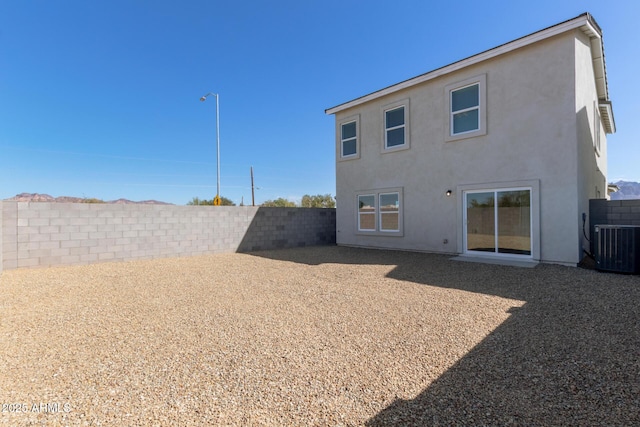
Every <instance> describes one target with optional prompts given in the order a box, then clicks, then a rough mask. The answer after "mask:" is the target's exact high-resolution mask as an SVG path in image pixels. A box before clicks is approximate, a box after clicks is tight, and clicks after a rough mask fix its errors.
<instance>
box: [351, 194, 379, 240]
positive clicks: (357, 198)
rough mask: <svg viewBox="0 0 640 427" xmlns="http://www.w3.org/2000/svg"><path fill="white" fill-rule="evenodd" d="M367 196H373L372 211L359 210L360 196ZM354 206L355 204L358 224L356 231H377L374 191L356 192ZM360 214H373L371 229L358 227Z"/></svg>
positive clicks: (376, 207) (376, 199)
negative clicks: (372, 226)
mask: <svg viewBox="0 0 640 427" xmlns="http://www.w3.org/2000/svg"><path fill="white" fill-rule="evenodd" d="M367 196H373V212H371V213H369V212H365V213H363V212H360V197H367ZM356 206H357V220H356V221H357V224H358V231H359V232H361V233H374V232H376V231H377V227H376V223H377V217H378V197H377V195H376V194H375V193H361V194H358V195H357V196H356ZM360 215H373V224H374V227H375V228H373V229H371V228H362V227H360Z"/></svg>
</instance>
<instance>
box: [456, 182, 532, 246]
mask: <svg viewBox="0 0 640 427" xmlns="http://www.w3.org/2000/svg"><path fill="white" fill-rule="evenodd" d="M464 201H465V212H464V213H465V215H464V221H465V232H464V235H465V252H470V253H475V252H477V253H485V254H487V253H489V254H502V255H520V256H527V257H530V256H531V189H530V188H515V189H507V190H483V191H468V192H465V193H464Z"/></svg>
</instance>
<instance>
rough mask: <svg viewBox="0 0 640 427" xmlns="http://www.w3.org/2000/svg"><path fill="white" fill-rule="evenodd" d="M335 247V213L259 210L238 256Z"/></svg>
mask: <svg viewBox="0 0 640 427" xmlns="http://www.w3.org/2000/svg"><path fill="white" fill-rule="evenodd" d="M335 243H336V211H335V209H302V208H284V209H283V208H260V209H259V210H258V211H257V212H256V215H255V217H254V218H253V221H252V223H251V225H250V227H249V229H248V230H247V233H246V234H245V237H244V239H243V240H242V242H241V243H240V246H239V248H238V251H239V252H251V251H260V250H264V249H278V248H292V247H301V246H319V245H334V244H335Z"/></svg>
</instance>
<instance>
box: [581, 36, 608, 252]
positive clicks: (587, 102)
mask: <svg viewBox="0 0 640 427" xmlns="http://www.w3.org/2000/svg"><path fill="white" fill-rule="evenodd" d="M575 46H576V48H575V49H576V55H575V57H576V62H575V80H576V84H575V85H576V102H575V113H576V122H577V129H578V133H577V141H576V144H577V145H576V147H577V153H578V167H579V176H580V179H579V180H578V185H577V191H576V198H577V200H578V207H579V215H580V216H581V215H582V213H583V212H584V213H586V214H588V212H589V199H596V198H606V197H607V139H606V133H605V127H604V125H603V124H602V123H601V122H600V123H597V122H599V121H600V120H601V119H600V114H599V111H598V103H597V100H598V96H597V91H596V85H595V76H594V70H593V63H592V56H591V43H590V40H589V38H588V37H587V36H586V35H585V34H583V33H582V32H581V31H576V38H575ZM597 139H599V145H600V149H599V150H597V149H596V148H595V146H596V140H597ZM578 226H579V232H580V234H579V236H580V242H579V245H580V246H579V247H580V248H581V249H583V250H587V251H588V250H589V242H588V241H587V239H586V237H584V235H583V233H582V218H581V217H580V219H579V221H578ZM588 227H589V222H587V223H586V230H587V234H588V230H589V228H588Z"/></svg>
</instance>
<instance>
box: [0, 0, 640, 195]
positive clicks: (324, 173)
mask: <svg viewBox="0 0 640 427" xmlns="http://www.w3.org/2000/svg"><path fill="white" fill-rule="evenodd" d="M582 12H590V13H592V14H593V15H594V17H595V19H596V20H597V22H598V23H599V24H600V26H601V27H602V28H603V31H604V42H605V55H606V61H607V71H608V77H609V90H610V96H611V98H612V101H613V107H614V115H615V119H616V124H617V126H618V133H617V134H615V135H612V136H610V137H609V180H610V181H615V180H618V179H627V180H633V181H640V144H639V142H640V141H639V136H640V131H639V128H638V127H637V126H638V117H637V114H638V112H639V108H638V106H639V105H640V104H638V100H639V99H640V85H638V83H637V74H638V69H640V35H639V34H640V33H639V32H638V30H637V21H638V17H639V16H640V2H638V1H636V0H627V1H617V0H611V1H601V0H599V1H591V0H580V1H578V0H563V1H558V0H553V1H549V0H536V1H518V0H508V1H491V0H488V1H483V2H478V1H467V0H462V1H456V2H451V1H440V2H435V1H424V0H418V1H403V0H397V1H394V2H389V1H388V0H387V1H373V0H367V1H365V0H363V1H352V0H315V1H314V0H287V1H280V0H271V1H267V0H264V1H258V0H255V1H193V0H191V1H177V0H175V1H160V0H153V1H151V0H149V1H136V0H126V1H125V0H109V1H84V0H57V1H50V0H47V1H23V0H0V199H4V198H9V197H12V196H14V195H16V194H17V193H21V192H38V193H48V194H50V195H52V196H62V195H68V196H79V197H83V196H84V197H97V198H100V199H104V200H112V199H117V198H120V197H124V198H128V199H132V200H145V199H157V200H162V201H166V202H171V203H176V204H185V203H186V202H188V201H189V200H191V199H192V198H193V197H195V196H197V197H200V198H208V199H211V198H212V197H213V196H214V195H215V192H216V151H215V98H213V97H210V98H209V99H208V100H207V101H206V102H204V103H202V102H199V101H198V99H199V98H200V97H201V96H202V95H204V94H205V93H207V92H215V93H218V94H219V95H220V146H221V149H220V150H221V195H223V196H225V197H228V198H230V199H232V200H233V201H234V202H236V203H239V202H240V201H241V198H242V197H244V202H245V204H250V203H251V184H250V175H249V168H250V166H253V167H254V172H255V185H256V187H258V188H259V189H257V190H256V202H257V203H261V202H263V201H265V200H267V199H274V198H278V197H285V198H289V199H291V200H299V199H300V198H301V196H302V195H304V194H326V193H330V194H332V195H333V194H335V166H334V155H335V154H334V131H333V129H334V128H333V126H334V124H333V116H327V115H325V113H324V110H325V109H326V108H329V107H333V106H335V105H338V104H341V103H342V102H345V101H349V100H351V99H353V98H356V97H359V96H362V95H365V94H368V93H370V92H373V91H375V90H378V89H381V88H383V87H385V86H388V85H391V84H394V83H397V82H400V81H402V80H405V79H408V78H411V77H414V76H417V75H419V74H422V73H425V72H427V71H430V70H433V69H435V68H438V67H441V66H444V65H447V64H450V63H452V62H454V61H457V60H459V59H462V58H465V57H468V56H471V55H473V54H476V53H479V52H481V51H484V50H487V49H490V48H493V47H495V46H497V45H500V44H502V43H506V42H509V41H511V40H513V39H516V38H518V37H521V36H524V35H527V34H530V33H532V32H535V31H538V30H540V29H543V28H545V27H548V26H550V25H554V24H557V23H559V22H562V21H565V20H567V19H570V18H573V17H575V16H577V15H579V14H581V13H582Z"/></svg>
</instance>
